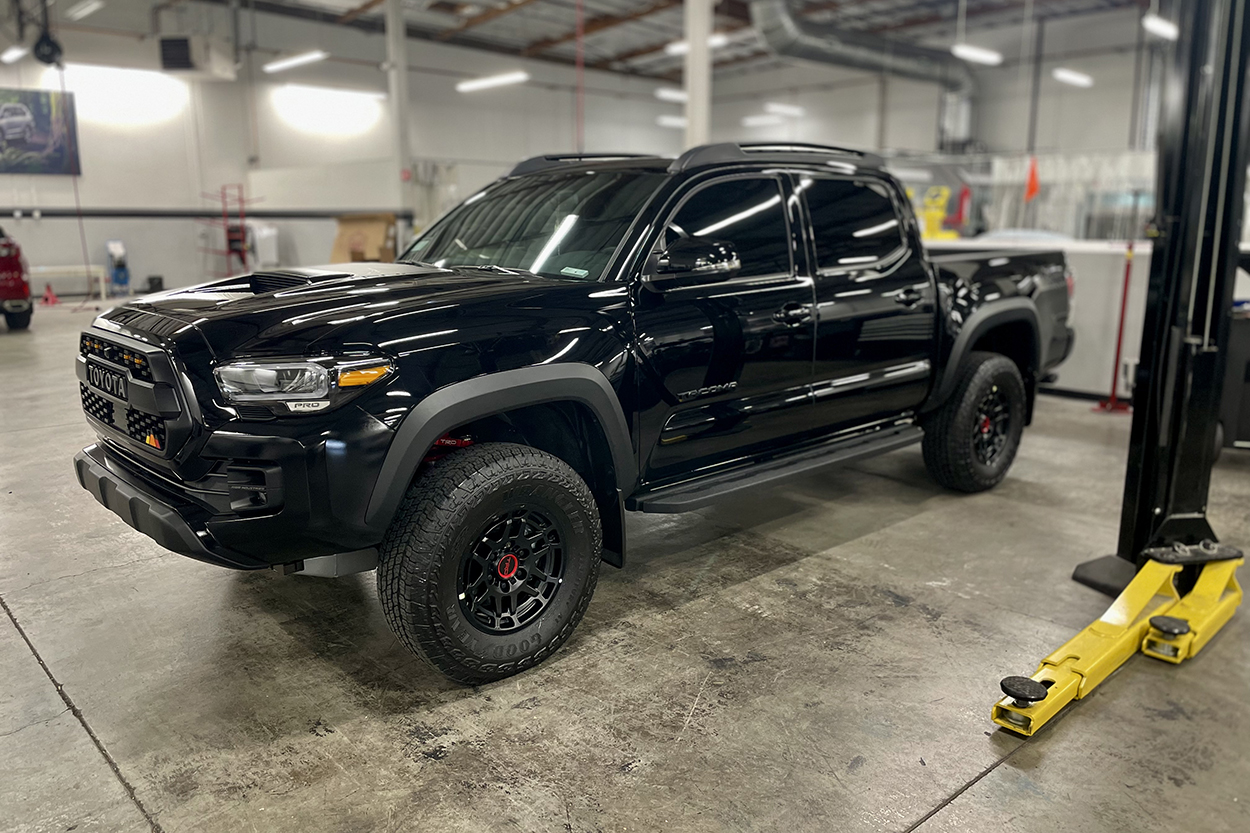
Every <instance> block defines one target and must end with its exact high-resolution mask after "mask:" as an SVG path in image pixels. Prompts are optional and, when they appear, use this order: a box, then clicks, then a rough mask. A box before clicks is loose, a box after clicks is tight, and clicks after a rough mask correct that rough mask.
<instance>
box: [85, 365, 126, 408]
mask: <svg viewBox="0 0 1250 833" xmlns="http://www.w3.org/2000/svg"><path fill="white" fill-rule="evenodd" d="M87 383H88V384H89V385H91V387H93V388H95V389H96V390H99V391H101V392H103V393H107V394H108V395H109V396H115V397H117V398H118V399H122V400H124V399H126V377H125V376H123V375H122V374H121V373H118V372H117V371H115V370H109V369H108V368H105V367H100V366H99V365H96V364H88V365H87Z"/></svg>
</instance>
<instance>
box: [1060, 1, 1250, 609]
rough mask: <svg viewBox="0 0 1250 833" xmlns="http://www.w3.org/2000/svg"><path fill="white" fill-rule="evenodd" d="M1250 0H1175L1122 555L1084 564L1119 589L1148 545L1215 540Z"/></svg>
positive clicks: (1249, 119) (1095, 582) (1242, 176)
mask: <svg viewBox="0 0 1250 833" xmlns="http://www.w3.org/2000/svg"><path fill="white" fill-rule="evenodd" d="M1248 6H1250V3H1247V0H1183V2H1178V0H1164V2H1163V3H1162V7H1161V9H1160V13H1161V14H1162V15H1163V16H1165V17H1166V18H1168V19H1169V20H1172V21H1173V22H1175V23H1176V24H1177V25H1178V26H1179V28H1180V38H1179V39H1178V40H1177V41H1176V43H1175V45H1174V47H1173V50H1174V54H1173V60H1172V62H1171V65H1170V67H1169V70H1168V72H1167V73H1166V75H1165V78H1164V89H1163V98H1162V112H1161V113H1160V120H1159V124H1160V131H1159V151H1158V180H1157V186H1156V190H1157V201H1156V212H1157V213H1156V217H1155V220H1154V221H1153V229H1152V232H1153V234H1154V253H1153V255H1152V257H1151V262H1150V283H1149V290H1148V295H1147V299H1146V318H1145V325H1144V328H1143V330H1142V342H1141V353H1140V360H1139V363H1138V365H1137V376H1136V383H1135V387H1134V389H1133V432H1132V440H1131V444H1130V447H1129V461H1128V474H1127V476H1126V478H1125V483H1124V505H1123V509H1122V513H1121V516H1120V537H1119V544H1118V547H1117V551H1116V554H1115V555H1109V556H1105V557H1103V558H1099V559H1095V560H1093V561H1088V562H1085V563H1084V564H1081V565H1079V566H1078V567H1077V568H1076V571H1075V572H1074V573H1073V576H1072V578H1073V579H1075V580H1076V581H1078V582H1080V583H1082V584H1085V585H1088V586H1090V587H1093V588H1095V589H1097V590H1100V591H1102V592H1105V593H1107V594H1108V595H1112V596H1114V595H1117V594H1118V593H1119V592H1120V591H1121V590H1123V589H1124V587H1125V585H1126V584H1127V583H1128V581H1129V580H1130V579H1131V578H1132V577H1133V575H1134V574H1135V573H1136V571H1137V570H1138V569H1140V568H1141V566H1142V564H1144V563H1145V561H1146V560H1147V559H1148V558H1149V557H1150V556H1149V555H1147V551H1148V550H1153V551H1155V552H1158V551H1159V550H1161V549H1164V548H1168V549H1171V548H1176V549H1177V550H1182V549H1186V548H1189V547H1193V546H1196V545H1199V544H1201V543H1202V542H1203V541H1211V542H1213V541H1216V540H1217V539H1216V536H1215V533H1214V531H1213V530H1212V529H1211V525H1210V524H1209V523H1208V521H1207V493H1208V491H1209V489H1210V484H1211V467H1212V465H1213V464H1214V462H1215V456H1216V448H1215V441H1216V440H1215V435H1216V423H1217V420H1218V419H1219V406H1220V393H1221V387H1222V380H1223V378H1224V363H1225V361H1224V358H1225V352H1226V349H1225V348H1226V344H1227V340H1228V333H1229V320H1230V311H1231V308H1232V297H1233V283H1234V281H1235V278H1236V271H1237V261H1238V244H1239V242H1240V240H1241V229H1242V215H1243V205H1244V199H1245V187H1246V164H1247V151H1248V138H1250V131H1248V129H1247V128H1248V127H1250V110H1248V108H1250V100H1248V93H1250V84H1248V82H1247V71H1248V69H1250V20H1247V17H1248V16H1250V9H1248Z"/></svg>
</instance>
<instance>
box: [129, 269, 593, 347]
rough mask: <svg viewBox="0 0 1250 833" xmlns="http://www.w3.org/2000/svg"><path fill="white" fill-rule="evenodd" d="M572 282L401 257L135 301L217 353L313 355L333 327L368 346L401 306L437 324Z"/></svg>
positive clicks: (263, 275) (414, 322)
mask: <svg viewBox="0 0 1250 833" xmlns="http://www.w3.org/2000/svg"><path fill="white" fill-rule="evenodd" d="M348 270H350V271H348ZM571 283H572V284H576V283H580V282H573V281H561V280H555V279H548V278H540V277H537V276H534V275H528V274H524V273H513V272H500V273H493V272H483V271H480V270H476V269H439V268H436V267H432V266H418V265H411V264H402V263H397V264H389V263H388V264H350V265H345V266H343V267H334V266H328V267H321V268H311V269H290V270H282V271H273V272H258V273H255V274H253V275H244V276H241V277H237V278H227V279H224V280H219V281H215V282H213V283H208V284H202V285H199V286H194V287H188V288H185V289H176V290H171V291H168V292H164V293H160V294H158V295H154V296H149V297H147V298H144V299H142V300H139V301H136V302H133V303H131V304H130V305H128V306H129V308H131V309H137V310H142V311H144V312H151V313H156V314H159V315H162V316H165V317H166V318H172V319H176V320H179V321H182V322H183V323H184V324H188V325H191V326H192V328H193V329H195V330H197V331H198V332H199V333H200V334H201V335H202V336H203V338H204V340H205V341H206V342H207V343H208V346H209V348H210V349H211V350H212V352H213V353H214V354H215V355H216V356H217V357H218V358H225V357H228V356H234V355H240V354H247V355H288V356H290V355H306V354H309V353H311V352H315V351H316V350H317V342H318V341H321V340H322V339H325V338H326V337H327V336H330V335H331V334H337V336H338V338H337V339H336V342H338V343H341V341H342V339H343V337H344V331H348V330H350V331H352V332H351V333H350V336H351V337H350V338H348V340H349V341H354V340H355V339H356V338H357V337H359V338H360V339H361V340H362V341H364V342H366V343H367V342H368V341H369V340H370V339H369V338H368V335H369V332H370V330H371V329H372V327H371V325H372V324H373V323H374V322H379V321H382V320H387V321H389V320H393V319H394V318H395V317H396V316H399V315H400V314H402V313H424V312H429V313H433V314H432V315H428V316H427V315H421V316H419V317H414V318H411V319H410V320H409V322H408V323H407V327H409V328H411V330H412V331H419V330H420V329H423V328H426V327H427V326H428V327H435V328H437V327H441V326H445V325H446V321H447V319H449V318H455V317H458V316H459V315H460V314H462V313H463V312H464V311H465V309H466V308H468V307H479V306H480V305H481V304H483V303H489V304H490V305H491V306H492V307H493V308H498V307H499V306H500V305H504V306H507V305H510V304H511V303H515V301H516V300H517V299H519V298H525V297H527V296H534V295H540V294H546V293H547V292H549V291H551V290H552V289H557V290H558V289H560V288H562V287H568V286H569V285H570V284H571ZM583 285H584V284H583ZM582 294H583V297H584V293H582ZM437 322H441V323H437ZM387 329H390V327H387Z"/></svg>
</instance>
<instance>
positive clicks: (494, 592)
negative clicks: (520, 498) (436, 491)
mask: <svg viewBox="0 0 1250 833" xmlns="http://www.w3.org/2000/svg"><path fill="white" fill-rule="evenodd" d="M563 581H564V544H563V542H562V539H561V536H560V531H559V529H557V527H556V525H555V524H554V523H553V522H552V521H551V519H550V518H548V517H547V516H546V515H544V514H542V513H541V512H539V511H537V510H535V509H531V508H529V507H527V506H524V505H521V506H518V507H516V508H514V509H511V510H509V511H507V512H504V513H500V514H498V515H495V516H494V517H492V518H491V519H490V520H489V521H488V522H487V528H486V531H485V532H484V533H483V534H482V536H481V537H480V538H479V539H478V540H477V542H476V543H474V544H473V545H472V546H471V547H470V549H469V550H467V551H466V552H465V553H464V555H463V556H461V558H460V584H459V585H458V587H457V590H459V597H460V607H461V609H462V610H463V611H464V614H465V616H467V617H468V618H469V620H470V621H471V622H473V624H474V625H475V626H477V627H478V628H480V629H481V630H483V631H485V632H486V633H491V634H501V633H509V632H511V631H515V630H517V629H519V628H523V627H525V626H526V625H527V624H529V623H530V622H532V621H533V620H534V619H536V618H538V616H539V615H540V614H541V613H542V612H543V611H544V610H546V608H547V606H548V605H549V604H550V603H551V601H552V599H553V598H555V595H556V593H557V592H559V590H560V584H561V583H562V582H563Z"/></svg>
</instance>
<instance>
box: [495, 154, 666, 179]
mask: <svg viewBox="0 0 1250 833" xmlns="http://www.w3.org/2000/svg"><path fill="white" fill-rule="evenodd" d="M653 158H655V157H654V155H653V154H648V153H551V154H547V155H546V156H532V157H530V158H529V159H526V160H525V161H524V162H519V163H517V166H516V167H515V168H513V169H512V170H511V171H509V172H508V176H521V175H522V174H532V173H534V172H536V171H545V170H547V169H548V168H558V167H560V166H561V165H567V164H570V163H573V162H581V161H582V160H584V159H653Z"/></svg>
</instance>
